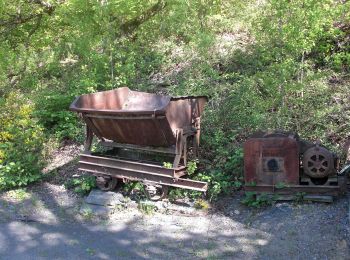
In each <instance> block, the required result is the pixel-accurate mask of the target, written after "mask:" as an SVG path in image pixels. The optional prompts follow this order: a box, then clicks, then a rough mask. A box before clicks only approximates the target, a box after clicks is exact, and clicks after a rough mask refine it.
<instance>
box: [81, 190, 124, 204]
mask: <svg viewBox="0 0 350 260" xmlns="http://www.w3.org/2000/svg"><path fill="white" fill-rule="evenodd" d="M124 200H125V198H124V196H123V194H121V193H115V192H112V191H107V192H106V191H101V190H92V191H91V192H90V194H89V196H87V197H86V198H85V202H86V203H88V204H93V205H100V206H115V205H118V204H123V203H124Z"/></svg>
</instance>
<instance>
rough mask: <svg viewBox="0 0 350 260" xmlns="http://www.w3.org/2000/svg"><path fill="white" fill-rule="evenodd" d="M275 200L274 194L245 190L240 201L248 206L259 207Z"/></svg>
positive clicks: (270, 203)
mask: <svg viewBox="0 0 350 260" xmlns="http://www.w3.org/2000/svg"><path fill="white" fill-rule="evenodd" d="M276 200H277V196H276V195H271V194H267V193H261V194H257V193H256V192H246V194H245V197H244V198H243V199H242V200H241V202H242V203H243V204H244V205H246V206H249V207H254V208H261V207H266V206H269V205H272V204H273V203H274V202H275V201H276Z"/></svg>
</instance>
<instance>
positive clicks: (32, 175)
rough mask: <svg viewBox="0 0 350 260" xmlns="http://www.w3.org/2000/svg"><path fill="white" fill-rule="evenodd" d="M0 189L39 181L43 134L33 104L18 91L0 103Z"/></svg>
mask: <svg viewBox="0 0 350 260" xmlns="http://www.w3.org/2000/svg"><path fill="white" fill-rule="evenodd" d="M0 102H1V107H2V113H1V114H0V190H1V189H7V188H12V187H16V186H24V185H27V184H28V183H31V182H34V181H36V180H38V179H39V178H40V169H41V166H42V156H41V150H42V146H43V140H44V138H43V137H44V136H43V132H42V130H43V129H42V128H41V127H40V126H39V125H38V123H37V121H36V120H35V119H33V117H32V114H33V105H32V104H31V103H30V102H29V101H28V100H27V99H25V98H23V96H21V95H19V94H18V93H16V92H13V93H11V94H10V95H8V97H6V98H4V99H2V100H0Z"/></svg>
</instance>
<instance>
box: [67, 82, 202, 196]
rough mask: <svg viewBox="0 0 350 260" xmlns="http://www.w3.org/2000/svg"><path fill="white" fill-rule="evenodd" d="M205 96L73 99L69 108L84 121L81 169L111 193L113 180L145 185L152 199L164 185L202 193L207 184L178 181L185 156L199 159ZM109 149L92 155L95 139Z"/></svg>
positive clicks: (121, 92)
mask: <svg viewBox="0 0 350 260" xmlns="http://www.w3.org/2000/svg"><path fill="white" fill-rule="evenodd" d="M206 102H207V97H205V96H186V97H170V96H164V95H156V94H150V93H144V92H137V91H131V90H130V89H129V88H127V87H123V88H118V89H114V90H110V91H103V92H98V93H93V94H86V95H82V96H79V97H77V98H76V99H75V100H74V102H73V103H72V104H71V106H70V109H71V110H72V111H75V112H77V113H79V115H80V116H81V117H82V119H83V120H84V121H85V123H86V139H85V151H84V153H83V154H81V156H80V160H79V169H80V170H84V171H87V172H90V173H92V174H93V175H95V176H96V177H97V184H98V187H99V188H101V189H102V190H112V189H114V188H115V187H116V184H117V180H123V181H124V182H125V181H128V180H136V181H142V182H143V183H144V184H145V186H146V187H145V190H146V191H147V192H148V195H149V196H150V198H152V199H160V198H162V197H164V196H165V195H166V193H167V190H168V186H173V187H180V188H185V189H192V190H197V191H206V190H207V183H206V182H200V181H194V180H190V179H185V178H182V177H183V176H184V175H186V165H187V157H188V152H191V154H192V155H194V156H197V154H198V146H199V137H200V118H201V115H202V112H203V109H204V106H205V104H206ZM94 136H96V137H97V138H98V139H99V140H100V144H101V145H102V146H103V147H105V148H107V151H104V152H103V153H92V151H91V145H92V141H93V137H94Z"/></svg>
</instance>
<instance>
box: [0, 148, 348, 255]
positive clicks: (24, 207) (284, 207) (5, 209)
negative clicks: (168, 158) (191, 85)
mask: <svg viewBox="0 0 350 260" xmlns="http://www.w3.org/2000/svg"><path fill="white" fill-rule="evenodd" d="M69 153H71V154H72V157H74V154H75V153H74V152H73V153H72V151H71V150H70V152H69ZM68 161H69V160H68ZM74 165H75V162H74V161H72V162H70V163H66V164H65V165H64V166H63V167H61V168H60V169H59V170H58V171H57V174H59V173H60V172H62V171H69V172H70V173H69V174H74V173H77V172H76V168H75V166H74ZM65 169H66V170H65ZM67 169H68V170H67ZM65 173H66V172H65ZM66 174H67V173H66ZM241 198H242V195H241V194H239V193H237V194H235V195H234V196H232V197H229V198H222V199H221V200H220V201H219V202H218V203H216V204H214V205H212V206H213V209H212V210H210V211H209V212H205V211H197V212H196V213H195V214H187V215H184V214H182V213H181V212H180V211H179V212H176V211H171V212H168V214H166V213H162V214H161V213H157V212H156V213H154V214H153V215H145V214H144V213H142V212H140V211H139V210H138V209H137V208H136V207H129V208H116V209H114V211H113V214H112V215H110V216H109V218H98V217H94V216H91V215H89V214H85V215H84V214H79V212H80V211H79V210H80V206H81V205H82V202H83V198H81V197H79V196H76V195H75V194H74V193H72V192H70V191H67V190H66V189H65V188H64V186H63V185H62V183H61V180H60V178H59V177H53V178H52V179H50V181H48V182H42V183H39V184H36V185H34V186H32V187H30V188H28V189H26V190H17V191H10V192H6V193H0V259H46V258H51V259H90V258H91V259H171V258H172V259H178V258H184V259H350V251H349V245H350V235H349V234H350V223H349V220H350V219H349V200H350V197H349V196H344V197H342V198H339V199H337V200H336V201H335V202H334V203H332V204H323V203H305V204H293V203H278V204H276V205H273V206H270V207H267V208H264V209H259V210H257V209H251V208H247V207H245V206H243V205H242V204H241V203H240V199H241Z"/></svg>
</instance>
